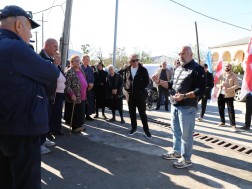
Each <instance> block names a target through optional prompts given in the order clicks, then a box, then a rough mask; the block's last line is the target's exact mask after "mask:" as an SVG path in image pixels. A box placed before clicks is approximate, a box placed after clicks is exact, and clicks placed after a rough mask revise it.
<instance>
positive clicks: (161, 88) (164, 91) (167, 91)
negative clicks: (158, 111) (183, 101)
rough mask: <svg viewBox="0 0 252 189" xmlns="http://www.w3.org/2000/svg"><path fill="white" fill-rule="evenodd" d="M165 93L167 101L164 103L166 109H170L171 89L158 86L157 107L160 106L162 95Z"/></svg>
mask: <svg viewBox="0 0 252 189" xmlns="http://www.w3.org/2000/svg"><path fill="white" fill-rule="evenodd" d="M163 95H164V98H165V101H164V105H165V110H168V103H169V100H168V96H169V90H168V89H166V88H164V87H161V86H158V99H157V108H160V102H161V100H162V96H163Z"/></svg>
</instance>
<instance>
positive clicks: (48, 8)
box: [33, 2, 66, 14]
mask: <svg viewBox="0 0 252 189" xmlns="http://www.w3.org/2000/svg"><path fill="white" fill-rule="evenodd" d="M65 3H66V2H64V3H62V4H61V5H53V6H51V7H49V8H46V9H44V10H41V11H38V12H34V13H33V14H38V13H41V12H45V11H47V10H50V9H52V8H54V7H62V5H63V4H65Z"/></svg>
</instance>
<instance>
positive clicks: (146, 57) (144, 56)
mask: <svg viewBox="0 0 252 189" xmlns="http://www.w3.org/2000/svg"><path fill="white" fill-rule="evenodd" d="M140 62H142V63H144V64H150V63H152V62H153V60H152V59H151V55H150V53H146V52H145V51H141V53H140Z"/></svg>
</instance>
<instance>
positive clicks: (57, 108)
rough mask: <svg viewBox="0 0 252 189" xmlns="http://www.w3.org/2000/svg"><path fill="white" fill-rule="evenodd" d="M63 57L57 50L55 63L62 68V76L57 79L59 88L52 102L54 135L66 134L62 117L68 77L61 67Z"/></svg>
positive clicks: (52, 131) (52, 129)
mask: <svg viewBox="0 0 252 189" xmlns="http://www.w3.org/2000/svg"><path fill="white" fill-rule="evenodd" d="M60 62H61V57H60V54H59V53H58V52H57V53H56V54H55V56H54V62H53V63H54V64H55V65H56V66H57V67H58V69H59V70H60V76H59V77H58V79H57V88H56V95H55V99H54V103H53V104H52V119H51V122H50V124H52V126H51V133H52V134H53V135H59V136H60V135H64V134H63V133H62V132H61V118H62V108H63V102H64V98H65V95H64V90H65V87H66V86H65V83H66V77H65V74H64V72H63V70H62V68H61V67H60Z"/></svg>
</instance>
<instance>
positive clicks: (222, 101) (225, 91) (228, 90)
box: [216, 63, 239, 131]
mask: <svg viewBox="0 0 252 189" xmlns="http://www.w3.org/2000/svg"><path fill="white" fill-rule="evenodd" d="M231 68H232V65H231V64H229V63H226V64H225V65H224V73H222V74H221V75H220V77H219V79H218V81H217V83H216V87H217V88H218V93H217V97H218V109H219V114H220V119H221V122H220V123H219V126H220V127H221V126H225V123H226V121H225V105H226V104H227V107H228V116H229V120H230V126H231V128H232V129H233V131H237V128H236V123H235V110H234V96H235V90H236V89H237V88H238V87H239V83H238V77H237V75H236V74H235V73H233V72H232V70H231Z"/></svg>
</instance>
